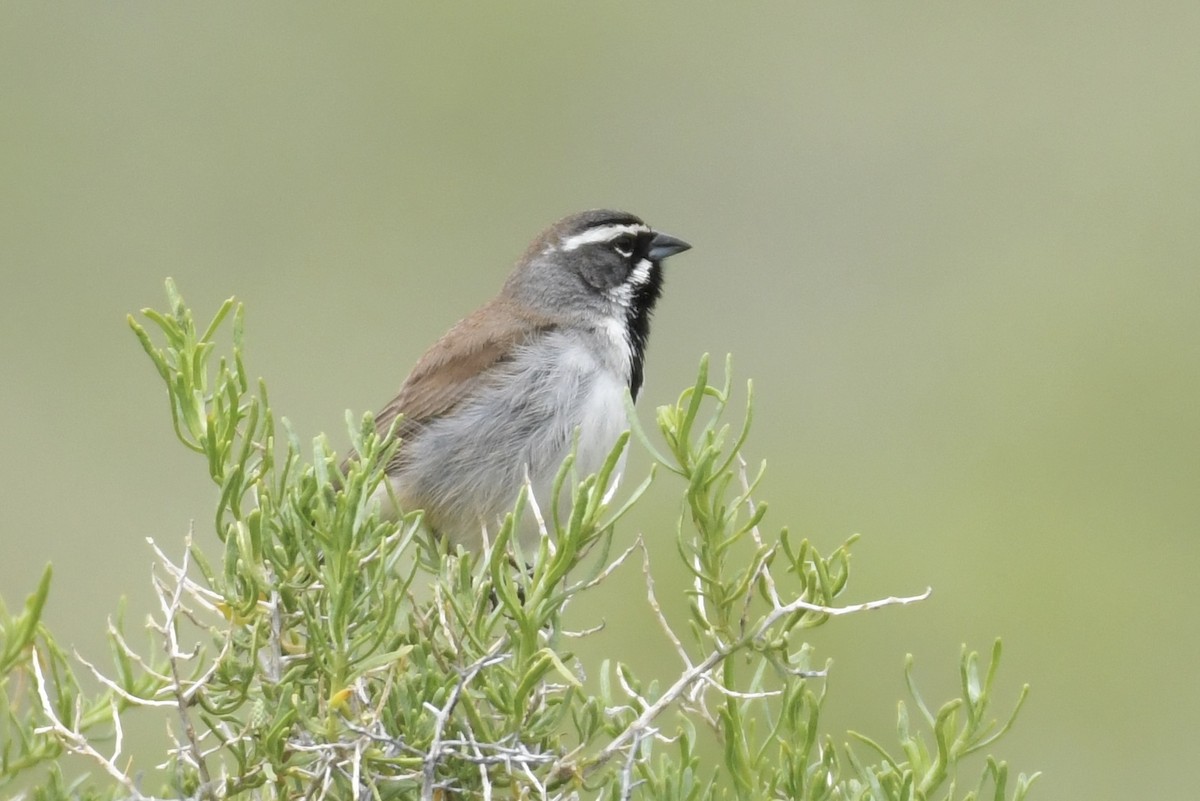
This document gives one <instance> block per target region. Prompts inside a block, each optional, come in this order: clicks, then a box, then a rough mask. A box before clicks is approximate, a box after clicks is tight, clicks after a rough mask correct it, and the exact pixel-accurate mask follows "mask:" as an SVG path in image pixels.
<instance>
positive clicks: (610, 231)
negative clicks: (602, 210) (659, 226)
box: [562, 225, 650, 252]
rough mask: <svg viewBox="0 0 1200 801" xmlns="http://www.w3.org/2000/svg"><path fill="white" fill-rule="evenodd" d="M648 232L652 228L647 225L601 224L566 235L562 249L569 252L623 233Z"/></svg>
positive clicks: (608, 240) (607, 240)
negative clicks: (572, 234) (579, 232)
mask: <svg viewBox="0 0 1200 801" xmlns="http://www.w3.org/2000/svg"><path fill="white" fill-rule="evenodd" d="M647 233H650V228H649V226H645V225H601V226H599V227H598V228H589V229H588V230H586V231H584V232H583V233H581V234H575V236H568V237H566V238H565V239H563V241H562V249H563V251H564V252H567V251H571V250H577V249H579V248H581V247H583V246H584V245H590V244H592V243H593V242H611V241H612V240H614V239H616V238H617V237H618V236H621V235H622V234H647Z"/></svg>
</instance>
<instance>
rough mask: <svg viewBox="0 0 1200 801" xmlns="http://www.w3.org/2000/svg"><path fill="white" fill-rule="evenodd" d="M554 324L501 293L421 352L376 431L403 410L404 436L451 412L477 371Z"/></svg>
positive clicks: (468, 390)
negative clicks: (515, 303) (502, 295)
mask: <svg viewBox="0 0 1200 801" xmlns="http://www.w3.org/2000/svg"><path fill="white" fill-rule="evenodd" d="M554 325H555V323H554V321H553V320H551V319H550V318H548V317H543V316H539V315H535V314H533V313H531V312H528V311H522V310H519V309H517V308H515V307H514V306H513V304H512V303H511V302H509V301H508V300H507V299H505V298H497V299H495V300H493V301H491V302H490V303H488V304H487V305H485V306H483V307H482V308H480V309H479V310H477V311H476V312H475V313H474V314H472V315H471V316H469V317H467V318H465V319H463V320H461V321H459V322H458V324H457V325H455V326H454V327H453V328H451V329H450V330H449V331H448V332H446V334H445V335H444V336H442V338H441V339H439V340H438V341H437V342H435V343H434V344H433V346H432V347H431V348H430V349H429V350H427V351H425V355H423V356H422V357H421V358H420V359H419V360H418V361H417V365H416V367H414V368H413V370H412V372H411V373H409V376H408V378H406V379H405V380H404V384H403V385H402V386H401V387H400V392H399V393H398V394H397V395H396V397H395V398H393V399H392V400H391V402H389V403H388V404H387V405H386V406H384V407H383V409H381V410H380V411H379V414H378V415H376V417H375V427H376V430H378V431H380V432H381V433H382V432H386V431H387V430H388V428H389V427H390V426H391V425H392V422H393V421H394V420H395V419H396V418H397V417H398V416H400V415H404V419H403V420H402V421H401V422H400V425H399V427H398V428H397V431H396V433H397V434H398V435H399V436H400V437H401V439H403V438H405V437H407V436H409V435H410V434H412V432H413V431H414V430H416V429H417V428H419V427H420V426H421V425H422V424H424V423H427V422H429V421H430V420H434V419H436V418H438V417H441V416H442V415H444V414H447V413H449V412H450V411H451V410H453V409H454V407H455V406H457V405H458V404H459V403H461V402H462V401H463V400H465V399H466V398H467V397H468V396H469V395H470V394H471V392H472V391H473V388H474V387H475V386H476V377H477V376H478V375H480V374H481V373H483V372H485V371H486V370H488V369H489V368H491V367H493V366H495V365H496V364H499V363H501V362H503V361H505V360H507V359H508V358H510V357H511V355H512V352H513V349H514V348H516V347H517V346H519V345H521V344H523V343H524V342H527V341H528V340H529V339H530V337H532V336H534V335H535V334H537V333H539V332H541V331H545V330H547V329H550V328H553V327H554ZM401 450H403V446H402V447H401ZM353 457H354V454H351V455H350V457H348V458H353ZM394 464H395V461H393V465H394Z"/></svg>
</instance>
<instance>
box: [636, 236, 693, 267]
mask: <svg viewBox="0 0 1200 801" xmlns="http://www.w3.org/2000/svg"><path fill="white" fill-rule="evenodd" d="M691 247H692V246H691V245H689V244H688V243H687V242H684V241H683V240H682V239H676V238H675V237H673V236H671V235H670V234H664V233H661V232H659V231H655V232H654V238H653V239H651V240H650V250H649V252H648V254H647V255H649V256H650V261H662V260H663V259H665V258H667V257H668V256H674V255H675V254H676V253H682V252H683V251H685V250H688V249H690V248H691Z"/></svg>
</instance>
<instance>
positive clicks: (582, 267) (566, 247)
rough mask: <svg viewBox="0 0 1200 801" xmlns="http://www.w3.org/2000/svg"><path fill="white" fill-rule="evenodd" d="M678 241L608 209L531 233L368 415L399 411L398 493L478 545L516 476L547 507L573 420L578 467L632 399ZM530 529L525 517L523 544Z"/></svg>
mask: <svg viewBox="0 0 1200 801" xmlns="http://www.w3.org/2000/svg"><path fill="white" fill-rule="evenodd" d="M689 247H690V245H688V244H687V243H686V242H684V241H682V240H680V239H676V238H675V237H673V236H668V235H667V234H663V233H659V232H657V231H654V230H653V229H651V228H650V227H649V226H647V225H646V224H645V223H644V222H642V221H641V220H640V219H639V218H637V217H635V216H634V215H632V214H628V213H625V212H621V211H608V210H595V211H585V212H582V213H580V214H573V215H571V216H569V217H565V218H564V219H562V220H559V221H558V222H556V223H555V224H554V225H552V226H550V227H549V228H548V229H546V230H545V231H544V232H542V233H541V234H540V235H539V236H538V237H537V238H536V239H534V240H533V242H532V244H530V246H529V248H528V249H527V250H526V251H525V254H524V255H523V256H522V257H521V259H520V260H519V261H518V262H517V265H516V267H515V268H514V269H513V271H512V273H511V274H510V275H509V276H508V280H507V281H505V283H504V286H503V288H502V289H501V290H500V294H498V295H497V296H496V297H494V298H492V299H491V300H490V301H488V302H487V303H485V304H484V305H483V306H482V307H480V308H479V309H478V310H476V311H475V312H474V313H473V314H471V315H470V316H469V317H466V318H465V319H463V320H461V321H460V322H459V323H458V324H457V325H455V326H454V327H453V328H451V329H450V330H449V331H448V332H447V333H446V334H445V335H444V336H443V337H442V338H441V339H439V340H438V341H437V342H436V343H434V345H433V347H431V348H430V349H429V350H428V351H426V352H425V355H424V356H422V357H421V359H420V360H419V361H418V362H417V365H416V367H414V368H413V370H412V373H410V374H409V376H408V378H407V379H405V381H404V384H403V385H402V386H401V387H400V392H399V394H398V395H396V397H395V398H394V399H393V400H392V401H391V403H389V404H387V406H385V407H384V408H383V410H382V411H380V413H379V415H378V417H377V418H376V425H377V427H378V429H379V430H380V431H381V432H385V431H387V430H388V428H389V427H390V426H391V425H392V423H393V422H394V421H395V419H396V417H397V416H399V415H403V417H402V419H401V421H400V423H399V424H398V426H397V434H398V435H399V436H400V438H401V442H400V446H399V448H398V450H397V451H396V455H395V457H394V458H393V459H392V460H391V462H390V463H389V464H388V465H387V466H386V472H387V479H388V482H389V483H390V485H391V489H392V491H393V493H394V497H395V499H396V501H397V502H398V503H399V505H400V507H401V508H402V509H404V510H406V511H408V510H413V509H423V510H424V511H425V519H426V522H427V523H428V525H429V526H430V527H431V528H432V529H433V530H434V531H435V532H437V533H438V534H440V535H441V536H444V537H447V538H449V540H450V542H451V544H453V545H459V544H461V545H463V546H464V547H467V548H470V549H477V548H478V547H479V545H480V543H481V542H482V538H483V536H485V532H487V531H492V532H495V531H496V528H497V526H498V524H499V521H500V520H502V519H503V516H504V515H505V514H506V513H507V512H509V511H510V510H511V509H512V506H513V504H514V503H515V501H516V497H517V493H518V492H519V491H520V489H521V487H522V486H523V485H524V483H525V481H526V477H528V480H529V482H530V484H531V485H532V488H533V493H534V498H535V499H536V500H537V501H538V502H539V504H540V505H541V506H542V508H543V509H545V508H547V506H546V504H548V503H549V501H550V499H549V498H548V497H547V496H548V494H549V492H550V488H551V485H552V483H553V481H554V477H555V475H556V473H557V471H558V469H559V467H560V466H561V464H562V461H563V459H564V458H565V457H566V455H567V453H568V452H569V451H570V449H571V447H572V444H573V441H574V436H575V432H576V430H578V432H579V440H578V446H577V451H576V467H577V470H578V472H579V474H580V475H588V474H590V473H593V472H595V471H596V470H598V469H599V468H600V466H601V465H602V464H603V462H604V459H605V458H606V457H607V456H608V454H609V451H610V450H611V449H612V447H613V445H614V444H615V442H616V439H617V437H618V436H619V435H620V433H621V432H622V431H624V430H625V428H626V420H625V405H624V394H625V391H626V389H628V390H629V392H630V393H632V395H633V398H634V399H636V398H637V395H638V390H639V389H641V386H642V370H643V359H644V354H645V348H646V338H647V335H648V334H649V330H650V312H651V310H652V309H653V308H654V304H655V302H656V301H657V300H658V298H659V295H660V294H661V292H662V281H663V278H662V261H663V259H665V258H667V257H668V256H672V255H674V254H676V253H680V252H682V251H684V250H687V249H688V248H689ZM380 494H381V495H386V494H387V493H380ZM384 503H385V504H388V505H390V502H389V501H387V500H386V498H385V499H384ZM536 534H537V528H536V526H534V525H532V524H531V523H530V522H529V521H526V522H525V523H524V524H523V526H522V529H521V539H522V541H523V543H524V544H525V545H526V546H527V547H528V546H530V545H532V544H534V543H535V542H536Z"/></svg>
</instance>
